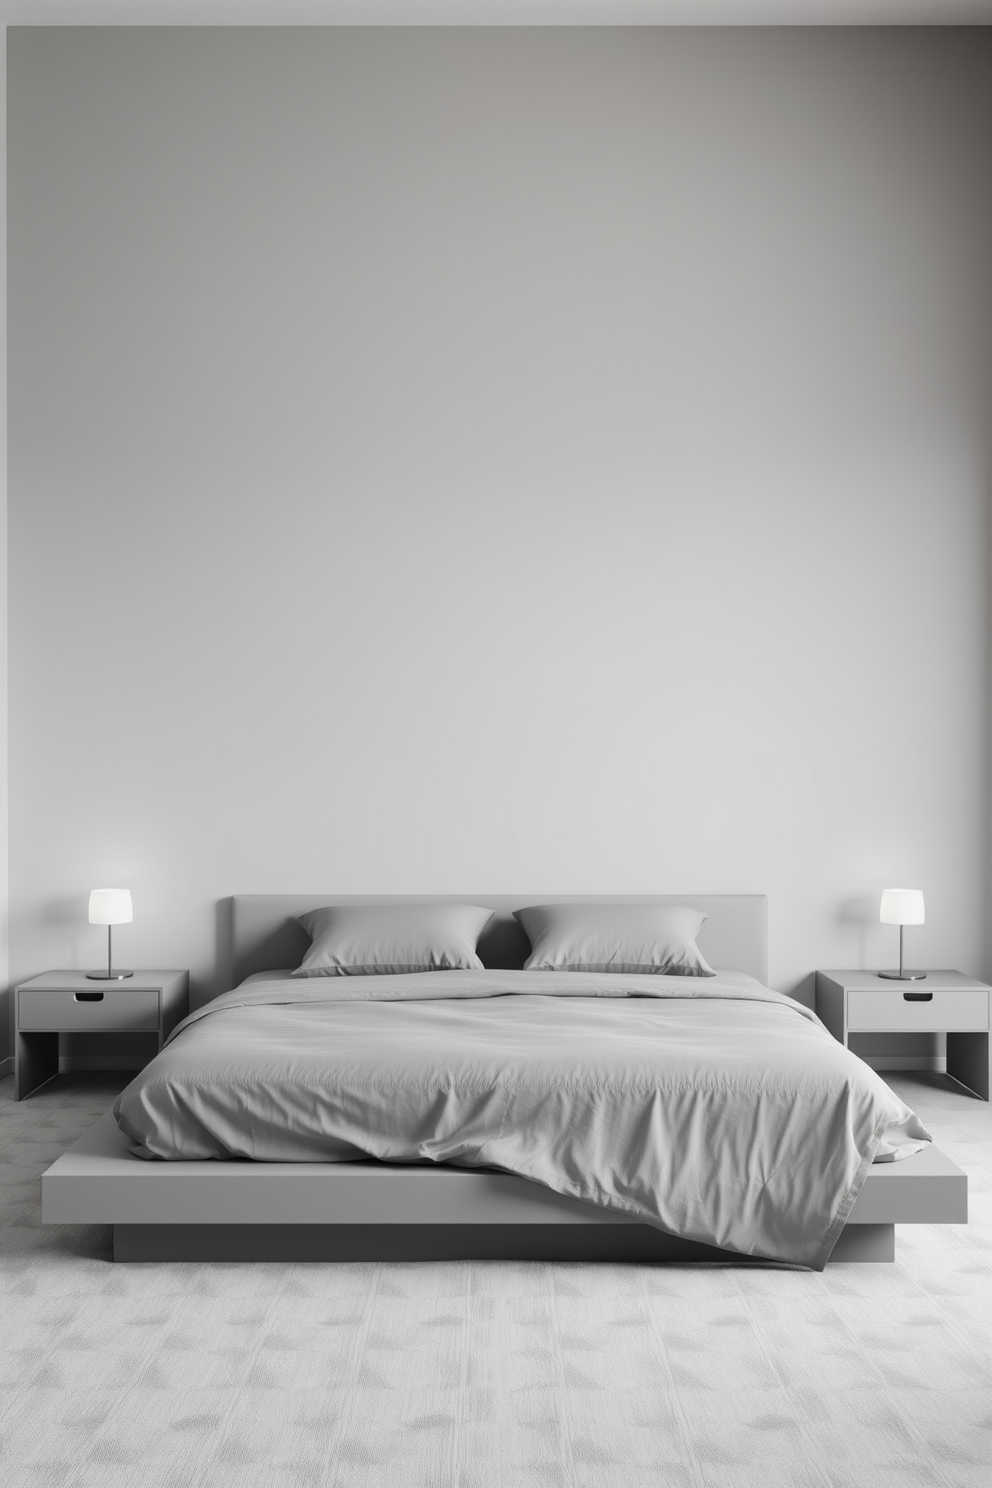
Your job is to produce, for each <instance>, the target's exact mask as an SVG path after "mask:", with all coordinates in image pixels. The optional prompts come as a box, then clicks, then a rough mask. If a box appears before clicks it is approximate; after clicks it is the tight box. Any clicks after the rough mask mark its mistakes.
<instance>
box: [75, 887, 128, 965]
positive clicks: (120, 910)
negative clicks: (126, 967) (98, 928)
mask: <svg viewBox="0 0 992 1488" xmlns="http://www.w3.org/2000/svg"><path fill="white" fill-rule="evenodd" d="M133 919H134V913H133V911H132V908H131V890H130V889H93V890H92V891H91V892H90V924H91V925H106V927H107V969H106V971H88V972H87V973H86V975H87V976H88V977H89V978H90V980H91V981H94V982H122V981H123V980H124V978H125V977H129V976H134V972H133V971H120V970H116V969H115V968H114V957H113V943H112V941H111V935H112V933H113V928H114V926H115V925H130V923H131V921H132V920H133Z"/></svg>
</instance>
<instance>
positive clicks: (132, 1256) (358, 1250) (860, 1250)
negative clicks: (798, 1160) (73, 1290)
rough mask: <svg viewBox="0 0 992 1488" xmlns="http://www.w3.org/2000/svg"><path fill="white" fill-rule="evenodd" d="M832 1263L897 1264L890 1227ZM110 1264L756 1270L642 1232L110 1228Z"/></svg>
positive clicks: (746, 1260)
mask: <svg viewBox="0 0 992 1488" xmlns="http://www.w3.org/2000/svg"><path fill="white" fill-rule="evenodd" d="M830 1259H831V1262H834V1261H893V1260H895V1226H894V1225H886V1224H859V1225H848V1226H847V1228H846V1229H845V1230H844V1231H843V1232H842V1233H841V1236H840V1239H839V1240H838V1241H837V1244H836V1245H835V1247H834V1250H833V1253H832V1255H831V1257H830ZM114 1260H115V1261H637V1262H641V1263H643V1262H645V1261H710V1262H719V1263H721V1264H723V1265H726V1264H728V1263H731V1262H732V1263H733V1264H734V1265H745V1266H746V1265H764V1264H767V1263H766V1262H763V1261H756V1260H755V1259H754V1258H753V1257H751V1256H741V1255H737V1254H735V1253H734V1252H732V1251H727V1250H718V1249H717V1248H716V1247H715V1246H713V1245H701V1244H699V1243H698V1242H697V1241H693V1240H680V1239H678V1238H677V1237H676V1236H674V1235H665V1234H663V1233H661V1232H660V1231H658V1230H652V1229H650V1228H649V1227H648V1226H647V1225H560V1224H547V1225H541V1224H520V1225H474V1224H466V1225H451V1224H434V1225H432V1224H414V1225H391V1224H386V1225H363V1224H339V1225H333V1224H331V1225H299V1224H297V1225H275V1224H268V1225H266V1224H263V1225H237V1224H234V1225H232V1224H216V1225H211V1224H199V1225H195V1224H194V1225H182V1224H176V1225H169V1224H163V1225H134V1224H118V1225H114Z"/></svg>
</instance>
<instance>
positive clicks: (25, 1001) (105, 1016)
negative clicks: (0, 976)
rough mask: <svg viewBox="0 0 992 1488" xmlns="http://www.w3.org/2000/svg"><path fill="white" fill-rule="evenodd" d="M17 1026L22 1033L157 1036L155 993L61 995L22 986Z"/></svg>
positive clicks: (121, 990)
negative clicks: (145, 1034)
mask: <svg viewBox="0 0 992 1488" xmlns="http://www.w3.org/2000/svg"><path fill="white" fill-rule="evenodd" d="M17 998H18V1005H17V1026H18V1028H20V1029H23V1030H24V1031H25V1032H32V1033H35V1032H39V1033H40V1032H46V1031H47V1032H52V1033H107V1032H111V1031H113V1030H114V1029H117V1030H119V1031H120V1032H124V1033H145V1032H148V1033H158V1028H159V1013H158V1000H159V994H158V992H152V991H148V990H147V989H143V988H142V989H139V988H130V989H129V988H126V987H101V986H100V985H99V984H98V983H97V984H95V985H94V986H93V989H92V991H90V990H87V991H85V992H84V991H80V992H61V991H56V990H53V989H52V988H49V987H22V988H20V990H19V991H18V994H17Z"/></svg>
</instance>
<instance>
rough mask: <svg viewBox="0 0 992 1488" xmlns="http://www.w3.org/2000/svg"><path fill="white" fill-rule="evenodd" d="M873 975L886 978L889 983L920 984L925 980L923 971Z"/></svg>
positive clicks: (879, 972) (889, 972)
mask: <svg viewBox="0 0 992 1488" xmlns="http://www.w3.org/2000/svg"><path fill="white" fill-rule="evenodd" d="M875 975H876V976H880V977H886V978H887V979H888V980H889V981H890V982H922V981H925V980H926V972H925V971H877V972H876V973H875Z"/></svg>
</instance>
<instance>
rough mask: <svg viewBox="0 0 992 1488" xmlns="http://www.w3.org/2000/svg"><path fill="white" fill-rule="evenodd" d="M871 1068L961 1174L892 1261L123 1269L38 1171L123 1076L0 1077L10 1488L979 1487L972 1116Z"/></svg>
mask: <svg viewBox="0 0 992 1488" xmlns="http://www.w3.org/2000/svg"><path fill="white" fill-rule="evenodd" d="M890 1082H891V1084H892V1085H893V1087H894V1088H895V1089H896V1090H897V1091H898V1093H899V1094H900V1095H901V1096H902V1097H903V1099H904V1100H906V1101H907V1102H908V1103H909V1104H910V1105H911V1106H913V1107H914V1109H916V1110H917V1111H918V1112H919V1113H920V1115H921V1117H922V1118H923V1120H924V1121H925V1122H926V1124H927V1125H928V1126H929V1127H930V1128H931V1130H932V1131H933V1132H934V1134H935V1137H936V1139H937V1141H938V1143H939V1145H940V1146H941V1147H942V1148H943V1149H944V1151H945V1152H947V1153H948V1154H949V1155H950V1156H951V1157H953V1158H954V1159H955V1160H956V1161H957V1162H958V1163H960V1165H961V1166H962V1167H964V1168H965V1169H966V1170H967V1172H968V1174H969V1177H970V1180H971V1223H970V1224H969V1225H968V1226H949V1225H943V1226H932V1227H927V1226H906V1227H904V1228H902V1229H901V1230H897V1232H896V1262H895V1265H877V1266H873V1265H853V1264H847V1265H844V1264H837V1265H834V1266H828V1268H827V1271H826V1272H825V1273H824V1274H822V1275H812V1274H806V1273H797V1272H790V1271H785V1270H777V1269H774V1268H768V1269H763V1268H761V1269H758V1268H752V1269H744V1268H742V1269H734V1268H732V1267H729V1266H686V1265H681V1266H667V1267H662V1266H636V1265H625V1266H619V1265H617V1266H611V1265H595V1264H590V1265H579V1264H572V1265H556V1264H517V1263H508V1262H493V1263H484V1262H456V1263H436V1264H420V1265H413V1264H411V1265H395V1264H388V1265H387V1264H378V1263H370V1264H366V1265H362V1264H350V1265H319V1264H318V1265H242V1266H238V1265H222V1264H214V1265H197V1264H175V1265H141V1266H114V1265H113V1264H112V1263H111V1261H110V1232H109V1230H104V1229H100V1228H93V1227H79V1228H68V1227H55V1226H50V1227H46V1228H42V1227H41V1224H40V1184H39V1181H38V1180H39V1174H40V1173H41V1171H42V1170H43V1169H44V1168H45V1167H47V1166H48V1165H49V1164H50V1163H51V1162H52V1161H54V1159H55V1158H56V1157H57V1156H58V1155H59V1154H60V1153H61V1152H62V1151H63V1150H64V1149H65V1148H66V1147H67V1146H68V1145H69V1144H70V1143H71V1142H72V1141H73V1140H74V1139H75V1138H76V1137H77V1136H78V1135H79V1134H80V1133H81V1132H82V1131H84V1130H85V1129H86V1127H87V1126H89V1125H90V1124H91V1123H92V1122H93V1121H94V1120H95V1119H96V1117H97V1116H98V1115H100V1114H101V1113H102V1112H103V1111H104V1110H106V1109H107V1107H108V1106H109V1105H110V1104H111V1102H112V1100H113V1097H114V1095H115V1094H116V1093H117V1091H118V1089H120V1088H121V1085H122V1083H123V1081H122V1080H118V1079H117V1078H116V1077H113V1076H103V1075H95V1076H94V1075H66V1076H62V1077H60V1079H59V1080H57V1081H55V1082H54V1083H53V1084H52V1085H51V1086H50V1087H48V1088H47V1089H45V1090H43V1091H41V1092H39V1093H38V1094H37V1095H36V1096H34V1097H32V1098H31V1099H30V1100H27V1101H23V1102H21V1103H20V1104H17V1103H16V1102H15V1101H14V1099H13V1081H12V1080H10V1079H6V1080H3V1081H0V1207H2V1235H0V1247H2V1250H0V1265H2V1277H3V1314H2V1340H3V1347H2V1359H0V1369H2V1374H0V1410H2V1449H0V1478H2V1481H3V1482H4V1483H5V1484H6V1485H9V1488H49V1485H51V1488H138V1485H141V1488H159V1485H162V1488H165V1485H168V1488H195V1485H200V1484H202V1485H204V1488H206V1485H209V1488H255V1485H259V1488H261V1485H266V1488H267V1485H273V1488H282V1485H286V1488H297V1485H298V1488H317V1485H321V1488H323V1485H327V1488H332V1485H334V1488H662V1485H664V1488H752V1485H754V1488H757V1485H761V1488H807V1485H808V1488H849V1485H861V1484H869V1485H871V1488H985V1485H987V1484H988V1483H989V1482H990V1481H992V1110H990V1107H989V1106H988V1105H986V1104H984V1103H983V1102H979V1101H977V1100H974V1099H972V1098H970V1097H968V1096H967V1095H964V1094H962V1093H960V1092H959V1091H958V1090H957V1088H956V1087H955V1086H954V1085H953V1083H952V1082H950V1081H948V1080H947V1079H945V1077H943V1076H939V1075H904V1076H903V1075H896V1076H891V1077H890Z"/></svg>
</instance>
